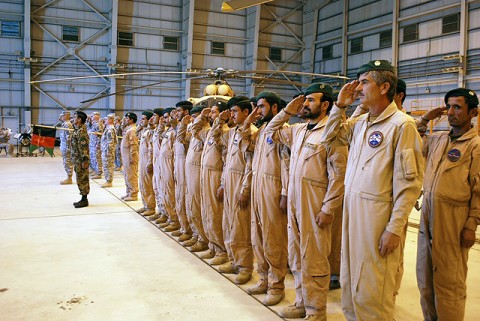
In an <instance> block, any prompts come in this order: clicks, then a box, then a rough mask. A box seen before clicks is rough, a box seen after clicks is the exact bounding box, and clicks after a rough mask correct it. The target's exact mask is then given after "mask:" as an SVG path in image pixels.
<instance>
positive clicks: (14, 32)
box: [0, 20, 21, 37]
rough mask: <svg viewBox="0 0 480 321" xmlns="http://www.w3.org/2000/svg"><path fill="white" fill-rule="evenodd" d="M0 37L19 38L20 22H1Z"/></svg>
mask: <svg viewBox="0 0 480 321" xmlns="http://www.w3.org/2000/svg"><path fill="white" fill-rule="evenodd" d="M0 35H1V36H2V37H20V36H21V32H20V21H8V20H2V24H1V30H0Z"/></svg>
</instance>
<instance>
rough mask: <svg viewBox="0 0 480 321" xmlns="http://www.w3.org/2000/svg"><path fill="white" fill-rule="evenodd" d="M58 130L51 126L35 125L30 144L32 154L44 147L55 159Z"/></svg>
mask: <svg viewBox="0 0 480 321" xmlns="http://www.w3.org/2000/svg"><path fill="white" fill-rule="evenodd" d="M56 132H57V129H56V128H55V127H53V128H51V127H50V126H48V127H44V126H40V125H33V136H32V142H31V143H30V153H31V152H33V151H34V150H36V149H37V148H40V147H43V148H45V150H46V151H47V152H48V154H50V156H51V157H53V149H54V148H55V134H56Z"/></svg>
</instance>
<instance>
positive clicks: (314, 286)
mask: <svg viewBox="0 0 480 321" xmlns="http://www.w3.org/2000/svg"><path fill="white" fill-rule="evenodd" d="M288 119H289V116H288V115H287V114H286V113H285V112H284V111H281V112H280V113H278V114H277V115H276V116H275V117H274V118H273V119H272V120H271V121H270V123H269V124H268V126H267V128H266V130H265V132H266V133H265V134H266V135H267V137H271V138H272V139H273V141H274V142H281V143H283V144H285V145H287V146H288V147H290V149H291V157H290V170H289V173H290V179H289V185H288V215H289V217H288V251H289V264H290V269H291V270H292V273H293V275H294V277H295V287H296V295H297V297H296V305H297V306H305V310H306V313H307V315H309V314H315V315H320V316H321V317H323V318H324V319H325V320H326V312H327V294H328V289H329V283H330V264H329V261H328V256H329V255H330V246H331V239H332V235H331V229H332V224H329V225H328V226H326V227H324V228H320V227H319V226H318V225H317V223H316V222H315V218H316V216H317V214H319V213H320V212H323V213H325V214H329V215H333V216H334V219H335V216H341V211H342V200H343V191H344V186H343V180H344V175H345V166H346V162H347V153H348V152H347V148H346V147H339V148H335V147H334V148H330V147H328V148H325V147H324V146H323V145H320V137H321V135H322V132H323V130H324V128H325V124H326V122H327V119H328V117H325V118H323V119H322V120H321V121H320V122H319V123H318V124H317V125H316V126H315V127H314V128H313V129H312V130H308V129H307V124H306V123H303V124H296V125H293V126H290V127H283V124H284V123H285V122H286V121H288Z"/></svg>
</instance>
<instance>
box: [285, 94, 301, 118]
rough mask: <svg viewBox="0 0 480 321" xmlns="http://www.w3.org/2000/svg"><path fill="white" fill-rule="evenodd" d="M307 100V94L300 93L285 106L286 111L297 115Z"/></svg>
mask: <svg viewBox="0 0 480 321" xmlns="http://www.w3.org/2000/svg"><path fill="white" fill-rule="evenodd" d="M304 102H305V96H304V95H300V96H297V97H295V98H293V100H292V101H291V102H289V103H288V105H287V106H286V107H285V108H284V111H285V112H286V113H287V114H290V115H297V114H298V113H300V111H301V110H302V108H303V103H304Z"/></svg>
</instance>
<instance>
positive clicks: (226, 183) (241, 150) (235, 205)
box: [212, 96, 258, 284]
mask: <svg viewBox="0 0 480 321" xmlns="http://www.w3.org/2000/svg"><path fill="white" fill-rule="evenodd" d="M227 107H230V110H226V111H223V112H221V113H220V115H219V116H218V118H217V120H216V121H215V124H214V126H213V129H212V131H213V137H214V138H215V139H216V140H217V143H218V144H220V145H221V146H223V148H225V149H226V150H227V152H226V157H225V166H224V169H223V176H222V184H221V186H220V188H219V191H218V192H217V195H220V194H222V195H223V193H225V195H224V197H223V201H224V210H223V238H224V241H225V247H226V249H227V253H228V256H229V258H230V259H231V260H232V261H230V262H227V263H225V264H223V265H221V266H220V267H219V271H220V272H221V273H238V275H237V276H236V277H235V280H234V282H235V283H236V284H245V283H247V282H248V281H249V280H250V278H251V277H252V271H253V250H252V241H251V234H250V233H251V212H250V185H251V182H252V169H251V167H252V156H253V155H252V153H253V148H252V146H251V141H250V137H251V135H253V134H255V132H256V131H257V130H258V129H257V128H256V127H255V126H254V125H250V128H249V129H243V130H241V129H242V128H243V122H244V121H245V119H246V118H247V117H248V115H249V114H250V112H251V111H252V105H251V104H250V100H249V98H248V97H244V96H237V97H233V98H231V99H230V100H229V101H228V103H227ZM229 118H232V119H233V122H234V124H235V125H236V126H235V127H234V128H231V129H229V130H227V131H224V127H223V124H225V123H226V122H227V121H228V119H229ZM249 131H250V132H249Z"/></svg>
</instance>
